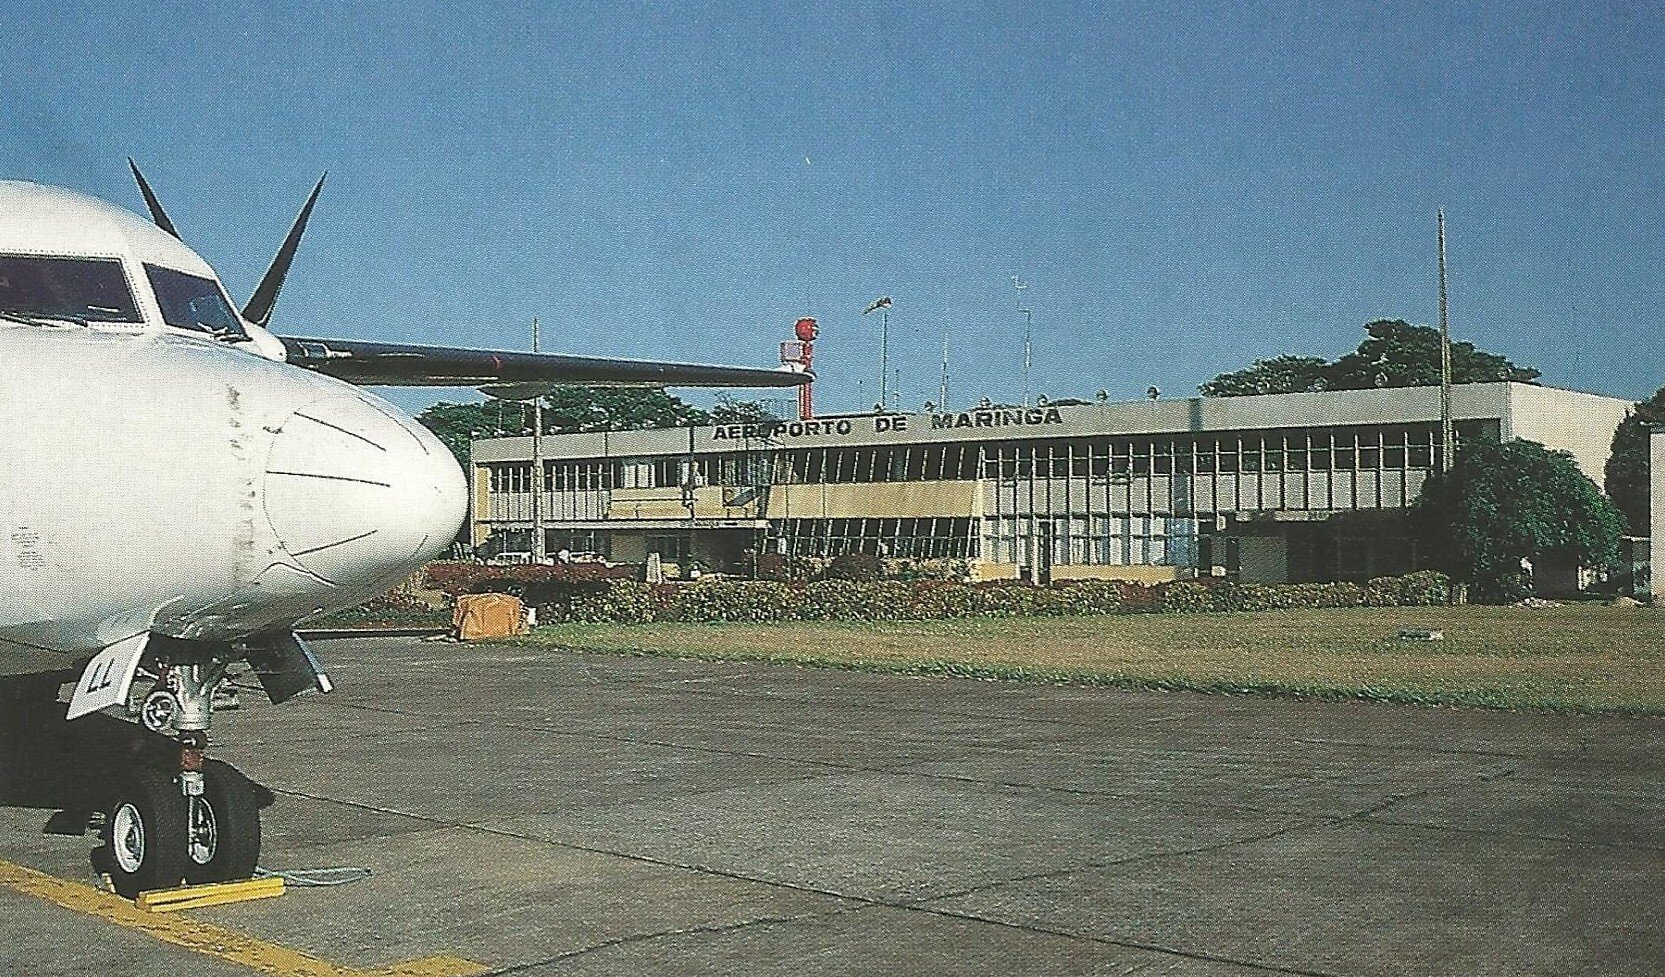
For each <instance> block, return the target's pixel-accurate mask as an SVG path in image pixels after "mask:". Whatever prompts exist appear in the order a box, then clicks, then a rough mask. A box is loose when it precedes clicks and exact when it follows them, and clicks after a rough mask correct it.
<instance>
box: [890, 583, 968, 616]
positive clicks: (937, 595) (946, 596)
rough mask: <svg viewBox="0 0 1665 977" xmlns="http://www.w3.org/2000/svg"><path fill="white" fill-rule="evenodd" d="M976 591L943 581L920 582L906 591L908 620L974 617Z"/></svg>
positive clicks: (963, 585) (962, 585)
mask: <svg viewBox="0 0 1665 977" xmlns="http://www.w3.org/2000/svg"><path fill="white" fill-rule="evenodd" d="M977 606H978V605H977V591H976V589H975V588H973V587H968V586H966V585H965V584H959V583H950V582H948V581H943V580H921V581H919V582H917V583H915V584H913V586H912V587H911V588H910V589H909V591H908V614H907V616H908V617H910V618H919V619H928V620H929V619H937V618H954V617H975V616H976V615H977V613H978V610H977Z"/></svg>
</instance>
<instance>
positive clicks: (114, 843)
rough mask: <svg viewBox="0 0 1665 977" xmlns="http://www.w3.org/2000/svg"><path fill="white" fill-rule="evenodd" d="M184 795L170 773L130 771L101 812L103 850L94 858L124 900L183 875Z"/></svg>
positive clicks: (172, 882)
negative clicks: (107, 874) (102, 816)
mask: <svg viewBox="0 0 1665 977" xmlns="http://www.w3.org/2000/svg"><path fill="white" fill-rule="evenodd" d="M185 821H186V805H185V795H184V794H181V793H180V791H179V784H178V782H177V781H176V780H175V779H174V777H173V775H172V774H170V773H167V772H165V771H162V770H159V769H147V768H141V769H137V770H134V771H133V772H132V773H131V774H129V775H128V776H127V778H126V779H125V780H124V781H123V782H122V783H121V785H120V786H118V787H117V788H116V791H115V794H114V796H113V797H112V798H111V800H110V803H109V804H108V805H107V806H106V807H105V809H104V830H103V832H102V835H103V839H104V848H103V849H102V850H101V851H100V852H98V853H96V855H95V860H96V861H98V862H99V863H101V865H102V866H103V867H104V868H105V869H106V870H107V871H108V872H109V873H110V881H111V882H112V883H114V885H115V888H116V892H117V893H119V894H121V895H122V896H124V897H125V898H128V899H135V898H137V897H138V895H139V893H141V892H144V891H146V890H149V889H167V888H171V887H173V886H176V885H178V884H179V880H180V879H181V878H183V877H184V876H185V867H186V862H187V861H188V858H187V855H186V852H185Z"/></svg>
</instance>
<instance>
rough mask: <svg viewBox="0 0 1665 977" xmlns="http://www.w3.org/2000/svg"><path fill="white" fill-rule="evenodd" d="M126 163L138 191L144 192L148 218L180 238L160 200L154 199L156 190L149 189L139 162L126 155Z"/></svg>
mask: <svg viewBox="0 0 1665 977" xmlns="http://www.w3.org/2000/svg"><path fill="white" fill-rule="evenodd" d="M127 165H128V167H129V168H131V169H132V170H133V179H135V180H137V181H138V182H139V192H140V193H142V194H144V197H145V206H146V207H148V208H150V219H151V220H153V221H155V222H156V226H157V227H160V228H161V229H162V230H164V231H167V232H168V233H169V234H172V235H173V236H174V237H175V238H176V239H181V238H179V231H178V230H177V229H176V228H175V227H174V226H173V221H171V220H169V219H168V212H167V211H165V210H163V209H162V201H160V200H157V199H156V192H155V191H154V190H152V189H150V183H149V182H147V181H146V180H145V175H144V174H143V173H140V172H139V164H137V163H135V162H133V157H131V156H129V157H127ZM181 240H182V239H181Z"/></svg>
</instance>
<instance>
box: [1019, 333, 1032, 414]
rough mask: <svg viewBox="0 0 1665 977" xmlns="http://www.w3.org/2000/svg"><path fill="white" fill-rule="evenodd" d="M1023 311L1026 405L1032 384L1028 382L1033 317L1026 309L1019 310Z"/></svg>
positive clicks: (1024, 392)
mask: <svg viewBox="0 0 1665 977" xmlns="http://www.w3.org/2000/svg"><path fill="white" fill-rule="evenodd" d="M1019 311H1021V312H1022V313H1023V406H1025V407H1028V406H1029V401H1030V399H1031V395H1032V394H1033V392H1034V385H1033V384H1031V383H1030V382H1029V349H1030V346H1031V344H1032V342H1033V340H1034V334H1035V319H1034V316H1033V315H1031V314H1030V312H1029V310H1028V309H1021V310H1019Z"/></svg>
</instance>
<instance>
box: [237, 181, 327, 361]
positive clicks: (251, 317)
mask: <svg viewBox="0 0 1665 977" xmlns="http://www.w3.org/2000/svg"><path fill="white" fill-rule="evenodd" d="M327 179H329V173H327V172H326V173H325V174H324V175H323V176H321V177H319V178H318V185H317V186H315V187H313V188H312V194H311V196H309V197H307V198H306V204H305V205H304V206H302V207H301V212H300V214H299V215H298V216H297V217H296V218H295V223H294V225H293V226H291V227H290V228H289V234H288V235H287V236H285V237H284V239H283V246H282V247H280V248H278V253H277V257H275V258H273V259H272V266H271V267H270V268H267V269H266V275H265V277H264V278H262V279H260V284H259V285H256V286H255V288H254V294H253V295H251V296H249V304H248V305H246V306H244V307H243V318H244V319H247V320H248V321H249V322H252V323H254V324H255V325H257V326H260V327H261V328H265V326H266V324H267V323H268V322H270V321H272V307H273V306H274V305H277V298H278V293H279V292H281V291H283V280H284V279H285V278H287V277H289V266H290V265H291V264H293V263H294V261H295V250H296V249H297V248H299V247H300V246H301V235H302V234H305V233H306V222H307V220H308V219H309V218H310V217H311V216H312V205H313V204H315V203H317V202H318V193H319V191H321V190H323V189H324V181H325V180H327Z"/></svg>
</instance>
